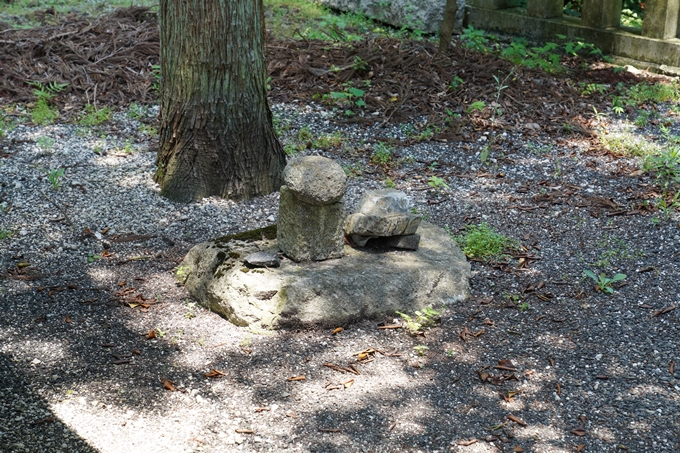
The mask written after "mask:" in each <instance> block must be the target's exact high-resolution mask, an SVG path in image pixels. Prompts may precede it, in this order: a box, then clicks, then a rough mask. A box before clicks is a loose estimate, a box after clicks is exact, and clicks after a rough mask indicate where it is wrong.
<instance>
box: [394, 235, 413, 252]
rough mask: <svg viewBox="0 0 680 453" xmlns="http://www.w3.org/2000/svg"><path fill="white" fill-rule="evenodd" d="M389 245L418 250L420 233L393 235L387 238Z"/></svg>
mask: <svg viewBox="0 0 680 453" xmlns="http://www.w3.org/2000/svg"><path fill="white" fill-rule="evenodd" d="M387 245H389V246H390V247H394V248H397V249H404V250H418V245H420V235H419V234H408V235H405V236H392V237H391V238H389V239H387Z"/></svg>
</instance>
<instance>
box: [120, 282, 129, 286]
mask: <svg viewBox="0 0 680 453" xmlns="http://www.w3.org/2000/svg"><path fill="white" fill-rule="evenodd" d="M125 285H127V282H126V281H122V282H120V283H118V286H125Z"/></svg>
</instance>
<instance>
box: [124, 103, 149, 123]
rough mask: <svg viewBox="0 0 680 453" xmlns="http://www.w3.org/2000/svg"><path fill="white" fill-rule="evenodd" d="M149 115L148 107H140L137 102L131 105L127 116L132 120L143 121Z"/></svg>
mask: <svg viewBox="0 0 680 453" xmlns="http://www.w3.org/2000/svg"><path fill="white" fill-rule="evenodd" d="M148 114H149V109H148V108H146V106H143V105H139V104H137V103H136V102H133V103H132V104H130V107H129V108H128V112H127V116H128V118H130V119H131V120H141V119H142V118H145V117H146V116H147V115H148Z"/></svg>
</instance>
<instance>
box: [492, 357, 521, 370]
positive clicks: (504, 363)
mask: <svg viewBox="0 0 680 453" xmlns="http://www.w3.org/2000/svg"><path fill="white" fill-rule="evenodd" d="M494 368H495V369H497V370H504V371H517V368H515V365H513V364H512V362H511V361H510V360H509V359H501V360H499V361H498V365H496V366H494Z"/></svg>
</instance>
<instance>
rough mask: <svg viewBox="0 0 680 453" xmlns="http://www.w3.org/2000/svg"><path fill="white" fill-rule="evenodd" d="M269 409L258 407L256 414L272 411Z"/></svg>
mask: <svg viewBox="0 0 680 453" xmlns="http://www.w3.org/2000/svg"><path fill="white" fill-rule="evenodd" d="M270 410H271V409H269V408H268V407H256V408H255V412H264V411H270Z"/></svg>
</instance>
